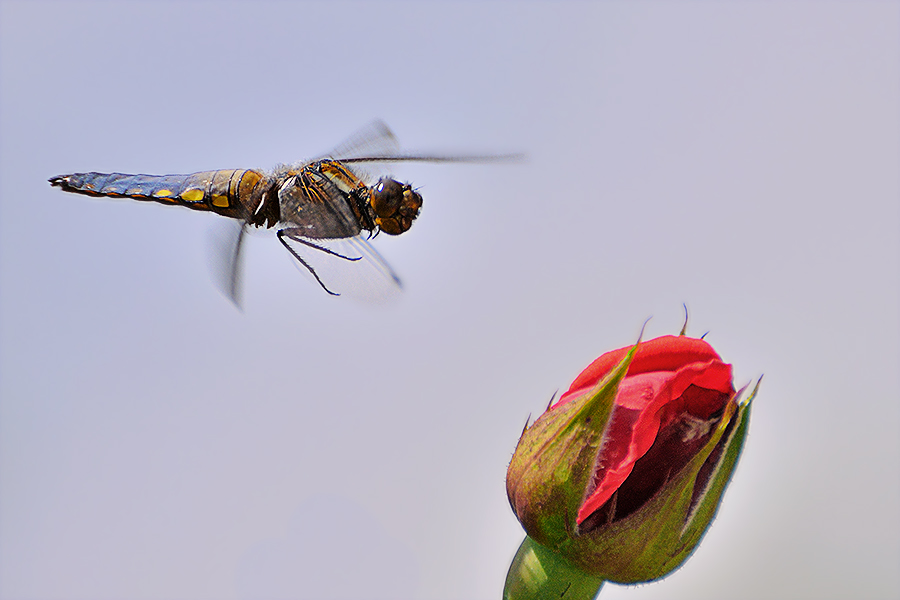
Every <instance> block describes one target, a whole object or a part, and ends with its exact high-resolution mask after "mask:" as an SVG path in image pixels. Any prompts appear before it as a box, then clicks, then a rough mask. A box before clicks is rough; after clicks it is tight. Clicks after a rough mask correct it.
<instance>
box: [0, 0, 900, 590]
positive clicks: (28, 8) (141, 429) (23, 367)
mask: <svg viewBox="0 0 900 600" xmlns="http://www.w3.org/2000/svg"><path fill="white" fill-rule="evenodd" d="M898 106H900V5H898V3H896V2H857V1H854V2H763V3H751V2H602V3H599V2H598V3H590V2H578V3H563V2H553V3H549V2H537V3H525V2H491V3H476V2H466V3H463V2H458V3H449V2H448V3H440V2H434V3H431V2H428V3H414V2H366V3H363V2H358V3H337V2H335V3H318V2H309V3H305V2H304V3H299V2H297V3H295V2H273V3H265V2H253V3H251V2H234V3H226V2H171V3H170V2H56V3H51V2H36V1H34V0H29V1H28V2H9V1H3V2H2V3H0V128H2V134H0V597H2V598H4V599H5V598H9V599H30V598H41V599H75V598H94V599H100V598H131V599H141V598H147V599H162V598H173V599H174V598H182V599H194V598H196V599H210V598H215V599H232V598H242V599H250V598H298V599H309V600H314V599H326V600H344V599H368V600H376V599H392V600H400V599H421V600H460V599H466V600H469V599H472V600H482V599H484V600H496V599H498V598H500V595H501V590H502V586H503V581H504V577H505V574H506V569H507V566H508V564H509V561H510V559H511V558H512V556H513V554H514V552H515V550H516V548H517V547H518V544H519V542H520V541H521V537H522V531H521V528H520V527H519V525H518V523H517V522H516V520H515V518H514V517H513V515H512V513H511V511H510V510H509V506H508V504H507V500H506V495H505V488H504V477H505V472H506V466H507V464H508V461H509V458H510V456H511V454H512V451H513V448H514V446H515V443H516V440H517V437H518V435H519V432H520V431H521V428H522V425H523V424H524V422H525V419H526V417H527V416H528V415H529V413H531V414H537V413H539V412H540V411H541V410H542V409H543V408H544V406H546V404H547V401H548V399H549V398H550V396H551V394H553V393H554V391H556V390H559V389H565V387H566V386H567V385H568V383H569V382H570V381H571V380H572V379H573V378H574V376H575V375H577V374H578V372H580V371H581V369H582V368H583V367H585V366H586V365H587V364H588V363H589V362H591V360H593V359H594V358H595V357H597V356H598V355H600V354H601V353H602V352H604V351H606V350H610V349H613V348H618V347H621V346H625V345H627V344H629V343H631V342H633V341H634V340H635V339H636V338H637V335H638V332H639V331H640V328H641V324H642V323H643V322H644V321H645V320H646V319H647V318H648V317H652V320H651V321H650V322H649V324H648V325H647V337H655V336H658V335H663V334H668V333H677V332H678V330H679V329H680V328H681V325H682V320H683V314H682V310H683V309H682V303H687V304H688V306H689V307H690V312H691V321H690V326H689V333H692V334H694V335H701V334H703V333H705V332H707V331H708V332H709V335H708V336H707V339H708V340H709V341H710V342H711V343H712V344H713V345H714V346H715V347H716V348H717V349H718V350H719V351H720V353H721V354H722V356H723V357H724V359H725V360H726V361H728V362H731V363H733V364H734V367H735V375H736V383H737V384H738V385H743V384H744V383H746V382H748V381H751V380H754V379H755V378H757V377H758V376H759V375H760V374H763V373H764V374H765V379H764V381H763V386H762V389H761V392H760V395H759V397H758V399H757V402H756V404H755V407H754V411H753V415H752V422H751V429H750V435H749V438H748V441H747V446H746V450H745V452H744V457H743V460H742V462H741V464H740V466H739V467H738V469H737V471H736V474H735V478H734V480H733V483H732V485H731V487H730V488H729V490H728V492H727V493H726V495H725V499H724V503H723V505H722V507H721V510H720V513H719V518H718V520H717V521H716V522H715V524H714V525H713V527H712V528H711V530H710V531H709V533H708V535H707V537H706V539H705V541H704V542H703V543H702V544H701V545H700V547H699V549H698V550H697V552H696V553H695V555H694V557H693V558H692V559H691V560H689V561H688V562H687V563H686V565H685V566H684V567H683V568H682V569H680V570H679V571H677V572H676V573H675V574H673V575H671V576H670V577H669V578H667V579H666V580H663V581H662V582H659V583H653V584H648V585H642V586H637V587H632V588H626V587H619V586H612V585H611V586H608V587H607V588H606V589H605V590H604V591H603V592H602V594H601V598H606V599H613V598H620V599H629V600H650V599H654V598H665V599H675V598H691V599H698V598H709V599H720V598H753V599H756V598H811V599H812V598H815V599H822V598H851V597H852V598H896V597H897V596H898V595H900V573H898V565H900V511H898V506H900V464H898V463H900V434H898V431H900V415H898V389H900V388H898V384H900V377H898V374H900V351H898V343H900V342H898V340H900V335H898V334H900V324H898V317H900V314H898V313H900V311H898V306H900V294H898V292H900V281H898V278H900V264H898V263H900V244H898V239H900V235H898V230H900V215H898V205H900V119H898ZM375 118H382V119H384V120H385V121H386V122H387V123H389V124H390V125H391V127H392V128H393V129H394V131H395V132H396V134H397V135H398V137H399V138H400V140H401V142H402V144H403V146H404V148H405V149H408V150H412V151H431V152H448V153H451V152H466V151H470V152H504V151H524V152H527V153H528V155H529V160H528V161H527V162H526V163H522V164H515V165H424V164H417V165H414V164H403V165H396V167H395V168H394V169H393V171H392V172H393V174H394V175H396V176H397V177H399V178H401V179H404V180H409V181H411V182H412V183H413V184H414V185H416V186H419V187H420V188H421V193H422V194H423V196H424V199H425V203H424V208H423V211H422V215H421V217H420V219H419V220H418V221H417V222H416V224H415V226H414V227H413V228H412V230H411V231H410V232H409V233H407V234H405V235H404V236H401V237H399V238H396V239H386V238H387V236H379V238H378V239H377V240H376V244H375V245H376V247H377V248H378V249H379V250H380V251H381V252H382V253H383V254H384V255H385V256H386V257H387V258H388V260H389V261H390V262H391V264H392V266H393V267H394V268H395V269H396V270H397V271H398V272H399V273H400V275H401V276H402V277H403V279H404V281H405V283H406V289H405V291H404V293H403V294H402V296H401V297H400V299H399V300H398V301H397V302H395V303H394V304H391V305H388V306H366V305H360V304H358V303H354V302H352V301H349V300H347V299H344V298H338V299H335V298H332V297H329V296H327V295H326V294H324V293H322V291H321V290H319V289H318V288H317V287H316V286H314V285H312V284H310V283H309V282H308V281H306V280H305V279H304V278H303V277H300V276H299V275H298V273H297V270H296V269H295V268H294V267H293V266H292V265H291V259H290V257H289V256H288V254H287V253H286V252H285V251H284V249H283V248H282V247H281V246H280V244H278V243H277V241H276V240H275V239H274V238H273V237H270V236H267V235H257V236H252V237H251V238H250V239H249V244H248V246H247V255H246V262H245V267H246V276H245V311H244V312H243V313H241V312H238V311H237V310H235V308H234V307H233V306H232V305H231V304H230V303H229V302H228V301H227V300H226V299H225V298H224V297H223V296H221V295H220V294H219V292H218V291H217V289H216V288H215V286H214V285H213V283H212V279H211V277H210V268H209V264H208V258H207V257H208V254H209V252H208V234H209V231H210V230H212V229H215V228H216V226H217V225H220V223H219V221H220V220H221V219H220V218H219V217H216V216H214V215H210V214H202V213H194V212H191V211H188V210H184V209H180V208H168V207H163V206H159V205H155V204H141V203H138V202H132V201H119V200H110V199H92V198H85V197H79V196H74V195H69V194H64V193H61V192H60V191H59V190H56V189H52V188H51V187H50V186H49V185H48V184H47V181H46V180H47V178H48V177H50V176H52V175H57V174H60V173H69V172H77V171H92V170H96V171H121V172H132V173H134V172H140V173H186V172H192V171H199V170H205V169H216V168H234V167H263V168H269V167H272V166H274V165H275V164H277V163H280V162H292V161H295V160H300V159H303V158H305V157H310V156H314V155H317V154H319V153H321V152H324V151H327V150H328V149H329V148H331V147H333V146H334V145H335V144H337V143H338V142H340V141H341V140H342V139H344V138H345V137H346V136H348V135H349V134H350V133H352V132H353V131H354V130H356V129H358V128H359V127H361V126H363V125H365V124H366V123H368V122H370V121H371V120H372V119H375Z"/></svg>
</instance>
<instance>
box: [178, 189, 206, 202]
mask: <svg viewBox="0 0 900 600" xmlns="http://www.w3.org/2000/svg"><path fill="white" fill-rule="evenodd" d="M181 199H182V200H184V201H185V202H198V201H200V200H203V190H198V189H193V190H186V191H184V192H183V193H182V194H181Z"/></svg>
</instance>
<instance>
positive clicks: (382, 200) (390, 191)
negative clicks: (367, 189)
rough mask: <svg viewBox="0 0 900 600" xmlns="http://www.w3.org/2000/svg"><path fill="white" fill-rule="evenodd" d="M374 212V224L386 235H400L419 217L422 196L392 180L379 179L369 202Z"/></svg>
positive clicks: (405, 185)
mask: <svg viewBox="0 0 900 600" xmlns="http://www.w3.org/2000/svg"><path fill="white" fill-rule="evenodd" d="M369 202H370V204H371V206H372V210H373V211H374V212H375V217H376V218H375V224H376V225H378V227H379V228H380V229H381V231H383V232H385V233H386V234H388V235H400V234H401V233H403V232H404V231H406V230H407V229H409V228H410V227H412V222H413V221H414V220H415V219H416V217H418V216H419V209H421V208H422V195H421V194H419V193H418V192H417V191H415V190H414V189H412V187H411V186H410V185H409V184H408V183H407V184H403V183H400V182H399V181H396V180H394V179H388V178H381V179H379V180H378V183H376V184H375V185H374V186H372V192H371V196H370V200H369Z"/></svg>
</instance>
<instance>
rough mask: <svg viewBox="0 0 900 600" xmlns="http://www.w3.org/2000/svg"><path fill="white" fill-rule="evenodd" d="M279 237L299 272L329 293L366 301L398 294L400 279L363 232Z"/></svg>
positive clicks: (387, 299)
mask: <svg viewBox="0 0 900 600" xmlns="http://www.w3.org/2000/svg"><path fill="white" fill-rule="evenodd" d="M285 231H288V230H285ZM279 239H280V240H281V243H282V244H284V245H285V247H286V248H287V249H288V251H289V252H290V253H291V254H292V255H293V258H294V263H295V265H296V266H297V267H298V268H299V269H300V272H301V273H303V274H304V275H305V276H306V277H307V278H308V279H310V280H311V281H313V282H314V283H315V285H316V286H319V287H322V288H323V289H325V291H327V292H328V293H330V294H333V295H336V296H342V297H349V298H353V299H356V300H362V301H364V302H367V303H372V302H375V303H380V302H386V301H390V300H393V299H396V297H397V296H399V293H400V291H401V289H402V284H401V282H400V278H399V277H398V276H397V274H396V273H395V272H394V270H393V269H391V267H390V265H388V263H387V261H385V260H384V258H382V256H381V254H379V253H378V251H377V250H375V248H373V247H372V244H370V243H369V240H368V239H367V237H366V236H365V235H361V236H355V237H350V238H343V239H325V240H319V239H315V240H314V239H309V238H304V237H302V236H299V235H290V234H287V235H281V236H279Z"/></svg>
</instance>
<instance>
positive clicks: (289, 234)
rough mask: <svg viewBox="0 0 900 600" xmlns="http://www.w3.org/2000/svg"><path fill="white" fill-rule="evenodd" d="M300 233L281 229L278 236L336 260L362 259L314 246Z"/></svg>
mask: <svg viewBox="0 0 900 600" xmlns="http://www.w3.org/2000/svg"><path fill="white" fill-rule="evenodd" d="M301 231H302V230H301V229H294V228H291V229H282V230H280V231H279V232H278V236H279V237H281V235H282V234H284V235H286V236H287V237H289V238H290V239H292V240H294V241H295V242H300V243H301V244H303V245H304V246H309V247H310V248H313V249H315V250H318V251H319V252H324V253H325V254H330V255H332V256H337V257H338V258H343V259H344V260H360V259H361V258H362V256H344V255H343V254H341V253H340V252H335V251H334V250H331V249H330V248H326V247H325V246H320V245H319V244H316V243H315V242H311V241H309V239H307V238H305V237H304V236H303V234H302V233H300V232H301ZM281 243H282V244H283V243H284V242H283V241H282V242H281Z"/></svg>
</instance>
